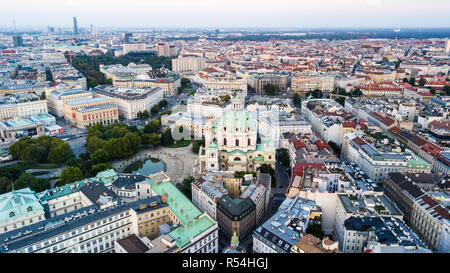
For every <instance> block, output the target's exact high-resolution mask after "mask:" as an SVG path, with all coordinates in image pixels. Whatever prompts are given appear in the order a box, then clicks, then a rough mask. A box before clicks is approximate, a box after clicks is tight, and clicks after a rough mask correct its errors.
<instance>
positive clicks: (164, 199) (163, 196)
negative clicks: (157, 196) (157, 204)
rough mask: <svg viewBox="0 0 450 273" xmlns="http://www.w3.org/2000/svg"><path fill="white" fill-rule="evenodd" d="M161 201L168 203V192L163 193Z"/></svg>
mask: <svg viewBox="0 0 450 273" xmlns="http://www.w3.org/2000/svg"><path fill="white" fill-rule="evenodd" d="M161 202H162V203H163V204H165V203H167V193H165V194H163V195H161Z"/></svg>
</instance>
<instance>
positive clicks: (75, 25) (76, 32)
mask: <svg viewBox="0 0 450 273" xmlns="http://www.w3.org/2000/svg"><path fill="white" fill-rule="evenodd" d="M73 35H78V24H77V17H73Z"/></svg>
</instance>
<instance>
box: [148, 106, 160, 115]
mask: <svg viewBox="0 0 450 273" xmlns="http://www.w3.org/2000/svg"><path fill="white" fill-rule="evenodd" d="M158 112H159V105H158V104H155V105H153V107H152V109H150V113H151V114H152V115H154V114H156V113H158Z"/></svg>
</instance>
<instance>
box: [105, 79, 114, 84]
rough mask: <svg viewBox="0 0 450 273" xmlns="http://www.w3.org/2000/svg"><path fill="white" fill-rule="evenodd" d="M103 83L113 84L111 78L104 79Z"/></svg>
mask: <svg viewBox="0 0 450 273" xmlns="http://www.w3.org/2000/svg"><path fill="white" fill-rule="evenodd" d="M105 84H107V85H113V80H112V79H105Z"/></svg>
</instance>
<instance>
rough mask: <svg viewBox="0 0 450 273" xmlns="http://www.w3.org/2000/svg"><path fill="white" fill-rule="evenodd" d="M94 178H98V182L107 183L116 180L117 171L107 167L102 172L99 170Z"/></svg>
mask: <svg viewBox="0 0 450 273" xmlns="http://www.w3.org/2000/svg"><path fill="white" fill-rule="evenodd" d="M96 178H98V179H100V182H102V183H104V184H109V183H112V182H114V181H116V180H117V179H118V178H119V176H118V175H117V172H116V171H115V170H113V169H109V170H106V171H103V172H99V173H98V174H97V176H96Z"/></svg>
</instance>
